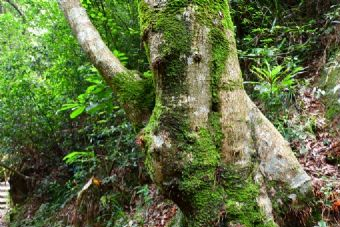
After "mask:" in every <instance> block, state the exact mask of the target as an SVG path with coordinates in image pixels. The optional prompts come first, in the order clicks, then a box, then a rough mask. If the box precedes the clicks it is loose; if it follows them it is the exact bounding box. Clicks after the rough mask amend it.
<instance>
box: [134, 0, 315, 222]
mask: <svg viewBox="0 0 340 227" xmlns="http://www.w3.org/2000/svg"><path fill="white" fill-rule="evenodd" d="M140 18H141V26H142V29H143V32H144V35H143V37H145V41H146V43H147V46H148V48H147V49H148V50H149V53H148V54H149V56H150V61H151V65H152V71H153V74H154V76H155V83H156V106H155V109H154V111H153V114H152V117H151V119H150V121H149V123H148V125H147V127H146V128H145V130H144V133H145V136H144V139H145V141H146V142H145V144H146V150H147V160H146V163H147V166H148V169H149V171H150V173H151V175H152V178H153V180H154V182H156V183H157V184H158V185H159V186H160V187H161V189H162V191H163V192H164V193H165V194H166V195H167V196H168V197H169V198H170V199H172V200H173V201H175V202H176V203H177V204H178V206H179V207H180V209H181V211H182V212H183V214H184V217H185V226H194V227H196V226H197V227H198V226H202V227H205V226H275V225H276V224H275V223H274V216H275V218H276V220H277V223H279V222H282V221H280V217H283V215H281V214H283V213H284V211H285V210H286V211H288V210H289V209H291V208H292V207H293V204H294V206H295V207H296V208H297V207H298V204H303V203H304V202H305V201H303V200H304V199H306V197H305V196H306V194H308V193H309V192H310V189H311V187H310V177H309V176H308V175H307V174H306V173H305V172H304V170H303V169H302V168H301V166H300V165H299V163H298V161H297V160H296V158H295V156H294V154H293V153H292V151H291V149H290V148H289V146H288V143H287V142H286V141H285V140H284V139H283V137H282V136H281V135H280V134H279V133H278V131H277V130H276V129H275V128H274V126H273V125H272V124H271V123H270V122H269V121H268V120H267V119H266V118H265V117H264V116H263V115H262V114H261V112H260V111H259V110H258V109H257V107H256V106H255V105H254V104H253V103H252V102H251V101H250V99H249V98H248V96H247V94H246V93H245V91H244V89H243V80H242V76H241V71H240V67H239V63H238V59H237V51H236V47H235V39H234V37H233V24H232V22H231V19H230V14H229V8H228V3H227V1H208V0H206V1H203V0H200V1H198V0H196V1H194V0H193V1H170V0H169V1H157V0H145V1H144V0H143V1H140ZM272 201H273V202H272ZM273 208H274V210H273ZM282 208H284V209H282ZM282 211H283V213H281V212H282ZM281 225H283V224H281ZM298 225H299V224H298V223H296V225H295V226H298Z"/></svg>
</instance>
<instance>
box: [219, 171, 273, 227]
mask: <svg viewBox="0 0 340 227" xmlns="http://www.w3.org/2000/svg"><path fill="white" fill-rule="evenodd" d="M222 169H223V171H222V173H221V182H222V183H221V184H222V185H223V187H224V189H225V194H226V201H227V202H226V218H227V221H228V223H235V224H236V223H238V224H242V225H243V226H261V227H264V226H266V227H267V226H268V227H269V226H275V225H274V224H273V223H272V222H268V221H266V219H265V216H264V214H263V213H262V211H261V209H260V208H259V206H258V204H257V198H258V196H259V190H260V188H259V185H258V184H256V183H254V180H253V177H254V176H253V173H252V169H253V168H252V167H248V168H241V167H239V166H236V165H230V166H224V167H223V168H222Z"/></svg>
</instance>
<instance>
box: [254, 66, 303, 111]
mask: <svg viewBox="0 0 340 227" xmlns="http://www.w3.org/2000/svg"><path fill="white" fill-rule="evenodd" d="M302 71H303V68H302V67H294V68H291V67H288V66H286V65H276V66H272V65H270V64H269V62H268V61H267V60H264V64H263V66H261V67H257V66H253V67H252V69H251V72H252V73H253V74H254V75H255V76H256V77H257V79H258V81H256V82H251V83H253V84H255V90H256V91H258V93H259V94H258V97H259V99H260V100H262V101H264V102H265V104H267V105H268V106H269V107H270V108H273V107H278V106H280V105H282V103H283V104H289V103H291V102H292V101H293V100H294V88H295V86H296V84H297V81H296V79H295V76H296V75H298V74H300V73H301V72H302Z"/></svg>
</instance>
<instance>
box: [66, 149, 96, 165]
mask: <svg viewBox="0 0 340 227" xmlns="http://www.w3.org/2000/svg"><path fill="white" fill-rule="evenodd" d="M94 157H95V155H94V153H93V152H87V151H72V152H70V153H69V154H67V155H66V156H65V157H64V158H63V161H65V163H66V164H68V165H71V164H76V163H84V162H88V161H91V159H94Z"/></svg>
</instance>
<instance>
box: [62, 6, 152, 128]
mask: <svg viewBox="0 0 340 227" xmlns="http://www.w3.org/2000/svg"><path fill="white" fill-rule="evenodd" d="M58 3H59V6H60V8H61V9H62V11H63V12H64V14H65V17H66V19H67V21H68V22H69V24H70V26H71V28H72V31H73V33H74V35H75V36H76V37H77V39H78V42H79V44H80V46H81V47H82V49H83V51H84V52H85V54H86V55H87V56H88V58H89V59H90V61H91V63H92V64H93V65H94V66H95V67H96V68H97V69H98V71H99V72H100V74H101V75H102V77H103V79H104V80H105V81H106V83H107V84H109V85H110V86H111V88H112V90H113V92H114V93H115V94H116V95H117V96H118V97H120V101H121V105H122V107H123V108H124V109H125V112H126V113H127V115H128V118H129V119H130V120H131V121H132V122H133V123H134V124H135V125H138V126H139V125H143V123H144V122H145V121H146V119H147V118H148V116H150V115H151V110H149V108H147V107H145V106H142V104H143V103H145V102H140V100H141V99H140V97H143V96H144V97H145V96H150V87H149V86H144V84H146V83H148V80H147V79H146V78H141V77H140V76H139V74H138V73H133V72H131V71H129V70H128V69H126V68H125V67H124V65H123V64H122V63H121V62H120V61H119V59H118V58H117V57H115V56H114V55H113V53H112V52H111V51H110V49H109V48H108V47H107V45H106V44H105V43H104V41H103V39H102V38H101V36H100V34H99V32H98V31H97V29H96V28H95V27H94V25H93V24H92V22H91V20H90V18H89V16H88V15H87V13H86V10H85V8H84V7H82V5H81V3H80V1H79V0H59V1H58ZM130 88H132V90H129V89H130ZM144 88H145V89H146V90H144ZM133 92H135V93H134V94H132V93H133ZM151 96H152V94H151ZM136 97H139V98H138V99H137V100H135V99H134V98H136ZM127 98H132V102H129V103H127V102H125V101H126V99H127ZM152 102H153V100H152ZM152 102H151V103H152ZM149 104H150V103H148V104H147V105H149Z"/></svg>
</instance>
